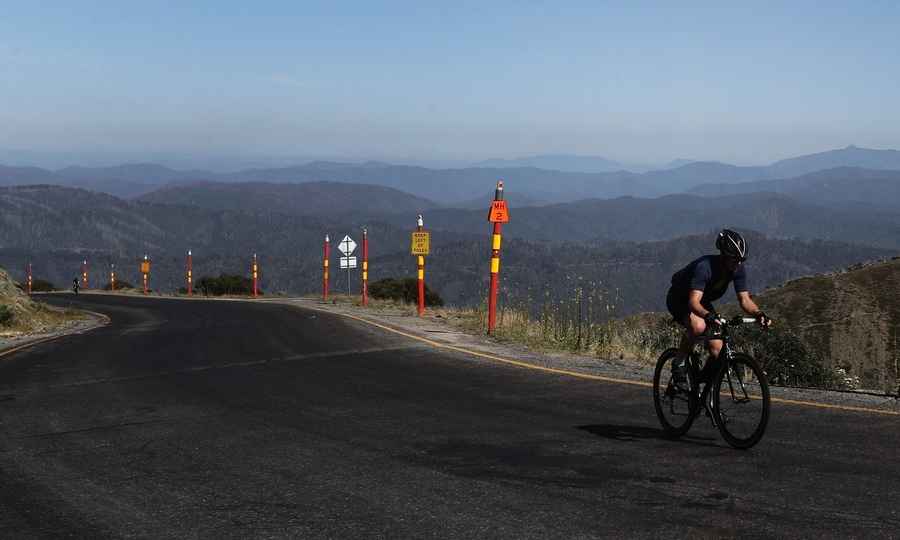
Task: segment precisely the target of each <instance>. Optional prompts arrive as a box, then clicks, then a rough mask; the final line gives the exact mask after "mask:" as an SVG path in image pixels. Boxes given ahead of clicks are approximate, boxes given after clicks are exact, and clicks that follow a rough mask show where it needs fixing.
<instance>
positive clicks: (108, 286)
mask: <svg viewBox="0 0 900 540" xmlns="http://www.w3.org/2000/svg"><path fill="white" fill-rule="evenodd" d="M133 288H134V285H132V284H131V283H128V282H127V281H119V280H118V279H117V280H116V290H117V291H118V290H119V289H133ZM103 290H104V291H111V290H112V283H110V282H108V281H107V282H106V285H104V286H103Z"/></svg>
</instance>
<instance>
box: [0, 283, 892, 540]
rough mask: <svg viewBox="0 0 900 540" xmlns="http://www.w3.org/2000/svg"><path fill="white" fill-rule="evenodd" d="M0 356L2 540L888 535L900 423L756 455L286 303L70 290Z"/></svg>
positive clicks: (769, 444)
mask: <svg viewBox="0 0 900 540" xmlns="http://www.w3.org/2000/svg"><path fill="white" fill-rule="evenodd" d="M48 300H49V301H50V302H52V303H54V304H58V305H64V304H66V305H67V304H70V303H71V304H73V305H77V306H83V307H86V308H88V309H92V310H95V311H99V312H102V313H105V314H107V315H109V316H110V317H111V319H112V324H110V325H109V326H106V327H104V328H101V329H98V330H95V331H92V332H90V333H87V334H83V335H75V336H70V337H66V338H63V339H60V340H58V341H54V342H50V343H44V344H41V345H37V346H35V347H33V348H31V349H28V350H25V351H21V352H18V353H15V354H13V355H9V356H5V357H2V358H0V423H2V425H0V428H2V429H0V485H2V489H0V536H2V537H29V536H34V537H59V536H67V535H68V536H75V537H92V538H98V537H126V536H127V537H144V538H166V537H182V538H183V537H203V538H223V537H300V538H369V537H375V538H397V537H414V538H426V537H439V538H495V537H498V538H499V537H505V538H552V537H555V538H589V537H610V536H612V537H629V538H632V537H640V536H652V537H673V536H674V537H685V536H691V537H694V536H701V535H705V536H713V537H720V536H726V537H727V536H741V537H748V536H751V537H753V536H778V537H847V536H857V537H890V536H895V537H896V536H898V535H900V515H898V511H900V465H898V443H900V429H898V421H900V420H898V418H897V417H891V416H878V415H872V414H863V413H852V412H840V411H828V410H822V409H815V408H809V407H798V406H788V405H778V404H774V405H773V410H772V419H771V423H770V425H769V430H768V432H767V433H766V436H765V438H764V439H763V441H762V442H761V443H760V444H759V445H758V446H757V447H756V448H754V449H753V450H751V451H749V452H742V451H737V450H733V449H731V448H730V447H728V446H727V445H726V444H725V443H724V442H723V441H722V440H721V439H720V438H719V436H718V433H717V432H716V431H714V430H713V428H712V427H711V426H709V424H708V422H707V421H706V420H705V419H701V420H699V421H698V423H697V424H695V427H694V428H693V430H692V432H691V436H690V437H687V438H685V439H683V440H679V441H670V440H666V439H664V438H662V437H661V434H660V431H659V428H658V424H657V420H656V417H655V414H654V411H653V404H652V398H651V395H650V392H649V390H647V389H643V388H637V387H633V386H623V385H617V384H612V383H603V382H596V381H586V380H580V379H575V378H571V377H566V376H562V375H554V374H549V373H543V372H538V371H531V370H527V369H521V368H516V367H512V366H507V365H502V364H494V363H491V362H490V361H486V360H481V359H475V358H472V357H467V356H465V355H462V354H457V353H447V352H442V351H437V350H434V349H431V348H429V347H428V346H427V345H424V344H421V343H419V342H416V341H413V340H410V339H408V338H403V337H400V336H395V335H392V334H387V333H384V331H382V330H378V329H375V328H372V327H369V326H367V325H364V324H362V323H358V322H354V321H349V320H346V319H342V318H340V317H338V316H333V315H327V314H323V313H318V312H313V311H307V310H302V309H298V308H294V307H290V306H283V305H276V304H264V303H243V302H204V301H194V302H185V301H176V300H159V299H155V300H154V299H142V298H116V297H110V296H87V295H81V296H79V297H78V300H77V301H76V300H75V298H74V297H73V296H71V295H68V296H66V295H61V296H54V297H53V298H49V299H48Z"/></svg>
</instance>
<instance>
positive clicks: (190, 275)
mask: <svg viewBox="0 0 900 540" xmlns="http://www.w3.org/2000/svg"><path fill="white" fill-rule="evenodd" d="M193 258H194V257H193V255H192V254H191V250H188V254H187V294H188V296H193V295H194V261H193Z"/></svg>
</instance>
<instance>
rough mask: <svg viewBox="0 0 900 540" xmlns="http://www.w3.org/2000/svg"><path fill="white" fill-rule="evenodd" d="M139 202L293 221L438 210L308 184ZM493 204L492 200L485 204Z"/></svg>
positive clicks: (169, 191)
mask: <svg viewBox="0 0 900 540" xmlns="http://www.w3.org/2000/svg"><path fill="white" fill-rule="evenodd" d="M138 200H139V201H142V202H152V203H162V204H176V205H190V206H197V207H200V208H207V209H211V210H238V211H248V212H280V213H282V214H292V215H313V216H315V215H345V214H350V213H354V212H364V213H366V214H380V213H388V212H398V213H406V214H408V215H409V216H410V219H412V218H414V217H415V214H416V213H417V212H421V211H425V210H428V209H430V208H435V207H436V206H437V204H435V203H434V202H432V201H429V200H427V199H423V198H421V197H416V196H415V195H410V194H409V193H405V192H403V191H400V190H397V189H393V188H389V187H384V186H376V185H372V184H347V183H341V182H307V183H304V184H275V183H271V182H239V183H221V182H198V183H193V184H187V185H172V186H166V187H164V188H162V189H159V190H157V191H153V192H152V193H148V194H146V195H143V196H141V197H140V198H139V199H138ZM485 200H488V199H485Z"/></svg>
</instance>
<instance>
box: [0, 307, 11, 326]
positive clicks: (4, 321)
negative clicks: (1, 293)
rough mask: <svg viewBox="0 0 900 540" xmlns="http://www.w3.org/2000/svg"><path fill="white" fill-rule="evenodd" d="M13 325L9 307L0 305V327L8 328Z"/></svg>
mask: <svg viewBox="0 0 900 540" xmlns="http://www.w3.org/2000/svg"><path fill="white" fill-rule="evenodd" d="M12 323H13V311H12V310H11V309H10V308H9V306H4V305H0V326H10V325H11V324H12Z"/></svg>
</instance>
